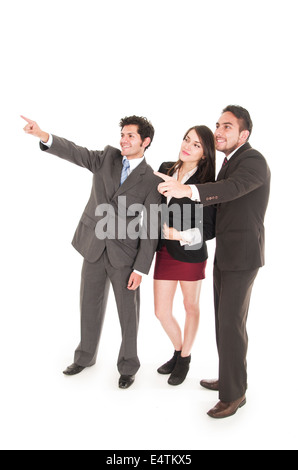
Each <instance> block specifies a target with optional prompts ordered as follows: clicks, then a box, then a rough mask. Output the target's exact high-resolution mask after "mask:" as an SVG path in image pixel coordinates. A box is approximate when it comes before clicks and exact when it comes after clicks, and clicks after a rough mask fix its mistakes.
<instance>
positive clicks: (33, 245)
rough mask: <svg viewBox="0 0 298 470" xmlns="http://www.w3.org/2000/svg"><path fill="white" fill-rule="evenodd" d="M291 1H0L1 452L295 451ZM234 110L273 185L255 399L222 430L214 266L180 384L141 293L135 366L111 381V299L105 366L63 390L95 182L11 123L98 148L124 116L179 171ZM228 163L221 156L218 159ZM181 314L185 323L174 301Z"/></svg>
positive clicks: (254, 318) (114, 141)
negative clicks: (147, 126) (172, 377)
mask: <svg viewBox="0 0 298 470" xmlns="http://www.w3.org/2000/svg"><path fill="white" fill-rule="evenodd" d="M296 4H297V2H296V0H284V1H283V2H280V1H276V0H258V1H252V0H251V1H250V2H244V1H239V0H226V1H225V2H222V1H217V0H208V2H205V1H204V2H203V1H200V0H195V1H194V0H184V1H183V2H182V1H177V0H150V2H145V1H142V0H139V1H136V0H125V1H120V0H109V1H100V0H97V1H95V0H85V1H84V2H82V1H77V0H59V1H57V0H51V1H40V0H27V1H18V0H10V1H9V2H5V3H4V2H2V3H1V11H0V44H1V88H0V93H1V113H0V129H1V185H0V190H1V197H0V202H1V219H2V224H1V248H2V250H1V325H0V348H1V351H0V352H1V356H0V367H1V378H0V383H1V387H0V399H1V419H0V433H1V436H0V446H1V448H3V449H109V450H110V449H172V450H176V449H185V450H187V449H290V448H292V449H293V448H297V431H296V422H297V418H298V416H297V406H296V390H297V329H298V328H297V327H298V322H297V304H296V302H295V301H296V292H295V291H296V290H297V275H296V272H297V250H296V246H297V243H296V232H295V227H296V226H297V224H296V217H297V201H296V199H297V197H296V191H295V186H296V185H297V182H296V181H297V178H296V175H297V145H296V140H297V139H296V136H297V91H296V87H297V81H298V80H297V79H298V77H297V65H296V63H297V32H296V31H297V24H296V18H297V15H296V12H295V10H296V8H295V7H296V6H297V5H296ZM227 104H240V105H242V106H244V107H246V108H247V109H248V110H249V111H250V113H251V116H252V119H253V121H254V131H253V135H252V138H251V144H252V145H253V146H254V147H255V148H257V149H258V150H259V151H261V152H262V153H263V154H264V156H265V157H266V158H267V160H268V163H269V165H270V167H271V170H272V192H271V199H270V206H269V209H268V212H267V218H266V230H267V264H266V267H265V268H263V269H262V270H261V271H260V274H259V276H258V278H257V281H256V284H255V289H254V293H253V298H252V302H251V309H250V317H249V335H250V350H249V390H248V394H247V398H248V404H247V406H246V407H245V408H243V409H242V410H241V411H240V412H239V413H238V414H237V415H236V416H235V417H234V418H232V419H230V420H225V421H222V422H217V421H212V420H211V419H210V418H208V416H207V415H206V412H207V411H208V410H209V409H210V408H211V407H213V405H214V404H215V403H216V402H217V394H213V393H212V392H208V391H205V390H203V389H201V388H200V386H199V381H200V379H202V378H213V377H216V375H217V355H216V347H215V335H214V319H213V300H212V257H213V252H214V243H213V242H211V243H210V244H209V251H210V261H209V265H208V277H207V279H206V281H204V288H203V293H202V301H201V309H202V320H201V328H200V332H199V335H198V339H197V342H196V345H195V348H194V350H193V361H192V366H191V371H190V374H189V376H188V379H187V381H186V382H185V383H184V384H183V385H182V386H181V387H179V388H178V389H177V388H173V387H169V386H168V385H167V383H166V379H165V378H164V377H160V376H158V374H157V373H156V368H157V367H158V366H160V365H161V364H162V363H163V362H164V361H165V360H168V359H169V358H170V356H171V355H172V346H171V344H170V343H169V341H168V339H167V338H166V336H165V334H164V332H163V331H162V329H161V326H160V325H159V323H158V321H157V320H156V319H155V317H154V311H153V296H152V271H151V274H150V276H149V277H148V278H146V279H144V282H143V286H142V315H141V319H142V320H141V327H140V335H139V349H140V358H141V361H142V368H141V370H140V372H139V374H138V376H137V380H136V383H135V385H134V387H132V388H131V389H130V390H128V391H120V390H118V388H117V382H118V372H117V369H116V359H117V354H118V347H119V342H120V327H119V324H118V319H117V313H116V309H115V304H114V298H113V295H112V294H111V296H110V301H109V306H108V311H107V318H106V323H105V328H104V331H103V337H102V342H101V346H100V351H99V360H98V364H97V365H96V366H95V367H93V368H92V369H90V370H87V371H85V372H84V373H82V374H81V375H80V376H77V377H74V378H71V379H68V378H66V377H64V376H63V375H62V370H63V369H64V368H65V367H66V366H67V365H69V364H71V362H72V358H73V350H74V349H75V347H76V346H77V344H78V342H79V285H80V270H81V263H82V259H81V257H80V255H79V254H78V253H76V252H75V251H74V250H73V248H72V247H71V245H70V241H71V238H72V235H73V232H74V230H75V228H76V225H77V222H78V220H79V218H80V215H81V213H82V211H83V209H84V207H85V204H86V202H87V199H88V197H89V192H90V187H91V181H92V175H91V174H90V173H88V171H87V170H83V169H81V168H79V167H76V166H74V165H70V164H69V163H67V162H64V161H62V160H60V159H57V158H55V157H52V156H49V155H45V154H42V153H41V152H40V150H39V147H38V141H37V140H36V139H34V138H32V137H30V136H27V135H25V133H23V131H22V128H23V125H24V124H25V123H24V122H22V120H21V119H20V117H19V115H20V114H24V115H25V116H26V115H27V116H28V117H30V118H32V119H34V120H36V121H37V122H38V123H39V124H40V126H41V127H42V129H44V130H46V131H49V132H52V133H55V134H58V135H62V136H63V137H66V138H69V139H70V140H74V141H75V142H76V143H78V144H81V145H85V146H86V147H88V148H90V149H102V148H103V147H104V146H105V145H107V144H111V145H115V146H117V145H118V141H119V132H120V129H119V128H118V122H119V120H120V118H121V117H123V116H125V115H130V114H139V115H144V116H147V117H148V118H150V119H151V120H152V122H153V124H154V126H155V128H156V137H155V140H154V143H153V145H152V147H151V149H150V150H149V151H148V154H147V159H148V161H149V162H150V163H151V165H152V166H153V167H154V168H155V169H157V168H158V167H159V165H160V163H161V162H162V161H165V160H175V159H176V158H177V156H178V151H179V147H180V143H181V140H182V137H183V135H184V132H185V131H186V130H187V129H188V128H189V127H190V126H192V125H195V124H205V125H208V126H209V127H210V128H212V129H214V128H215V123H216V120H217V119H218V117H219V116H220V114H221V110H222V109H223V107H225V106H226V105H227ZM222 158H223V156H222V155H219V156H218V165H221V162H222ZM175 309H176V314H177V315H178V317H179V319H180V320H181V322H183V308H182V303H181V297H180V294H179V295H177V299H176V304H175Z"/></svg>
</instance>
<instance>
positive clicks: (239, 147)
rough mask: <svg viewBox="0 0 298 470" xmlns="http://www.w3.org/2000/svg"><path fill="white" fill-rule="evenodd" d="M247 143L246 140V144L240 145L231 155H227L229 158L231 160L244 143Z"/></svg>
mask: <svg viewBox="0 0 298 470" xmlns="http://www.w3.org/2000/svg"><path fill="white" fill-rule="evenodd" d="M245 144H246V142H245V143H244V144H242V145H240V147H238V148H236V150H234V151H233V152H232V153H230V155H228V156H227V160H228V161H229V160H230V158H231V157H232V156H233V155H234V154H235V153H236V152H238V150H239V149H241V147H243V145H245Z"/></svg>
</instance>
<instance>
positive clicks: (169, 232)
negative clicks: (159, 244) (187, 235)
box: [163, 223, 182, 241]
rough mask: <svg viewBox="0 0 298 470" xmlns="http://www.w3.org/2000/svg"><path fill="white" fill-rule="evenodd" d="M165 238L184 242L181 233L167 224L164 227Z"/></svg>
mask: <svg viewBox="0 0 298 470" xmlns="http://www.w3.org/2000/svg"><path fill="white" fill-rule="evenodd" d="M163 236H164V238H165V239H166V240H177V241H180V240H182V237H181V234H180V232H178V230H176V229H175V228H173V227H171V228H170V227H168V226H167V224H166V223H165V224H164V226H163Z"/></svg>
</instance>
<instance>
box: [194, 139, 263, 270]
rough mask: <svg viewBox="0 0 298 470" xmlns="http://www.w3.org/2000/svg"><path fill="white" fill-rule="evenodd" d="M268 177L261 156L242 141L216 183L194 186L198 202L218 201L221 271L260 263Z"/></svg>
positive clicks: (242, 268)
mask: <svg viewBox="0 0 298 470" xmlns="http://www.w3.org/2000/svg"><path fill="white" fill-rule="evenodd" d="M270 176H271V175H270V170H269V167H268V165H267V162H266V160H265V158H264V157H263V156H262V155H261V154H260V153H259V152H258V151H257V150H254V149H253V148H252V147H251V146H250V144H249V143H246V144H245V145H244V146H243V147H241V148H240V149H239V150H238V151H237V152H236V153H235V154H234V155H233V156H232V157H231V159H230V160H229V162H228V164H227V165H226V166H224V167H223V168H222V169H221V171H220V172H219V174H218V179H217V182H216V183H207V184H203V185H197V188H198V190H199V193H200V197H201V202H202V204H204V205H211V204H218V206H217V218H216V260H217V264H218V267H219V268H220V269H221V270H224V271H245V270H253V269H257V268H259V267H261V266H263V265H264V263H265V255H264V248H265V229H264V218H265V213H266V209H267V205H268V200H269V192H270Z"/></svg>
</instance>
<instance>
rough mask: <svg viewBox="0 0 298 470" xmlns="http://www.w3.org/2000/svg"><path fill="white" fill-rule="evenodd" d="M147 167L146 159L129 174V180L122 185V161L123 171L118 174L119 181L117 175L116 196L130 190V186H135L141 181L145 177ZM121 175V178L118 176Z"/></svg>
mask: <svg viewBox="0 0 298 470" xmlns="http://www.w3.org/2000/svg"><path fill="white" fill-rule="evenodd" d="M146 168H147V162H146V160H145V159H144V160H143V161H142V163H140V164H139V165H138V166H137V168H135V169H134V170H133V171H132V172H131V174H130V175H129V176H128V178H127V180H126V181H124V183H123V184H122V186H120V179H121V171H122V162H121V171H120V174H119V175H118V174H117V181H116V175H115V191H116V192H115V195H114V197H117V196H120V195H121V194H123V193H125V192H126V191H128V190H129V189H130V188H132V187H133V186H135V185H136V184H138V183H140V182H141V181H142V179H143V175H144V174H145V172H146ZM118 176H119V178H118Z"/></svg>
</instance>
